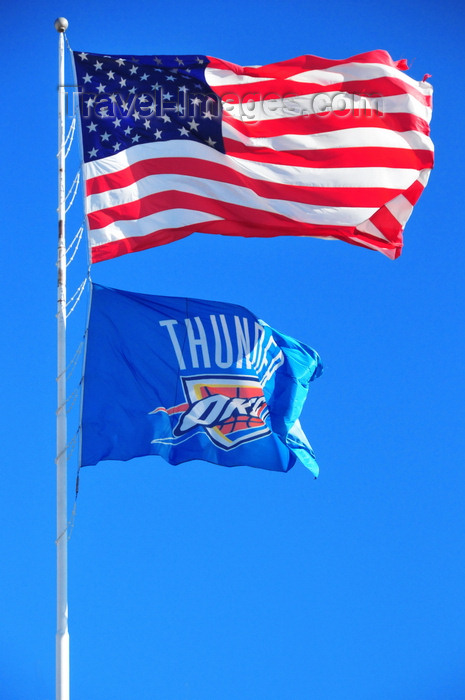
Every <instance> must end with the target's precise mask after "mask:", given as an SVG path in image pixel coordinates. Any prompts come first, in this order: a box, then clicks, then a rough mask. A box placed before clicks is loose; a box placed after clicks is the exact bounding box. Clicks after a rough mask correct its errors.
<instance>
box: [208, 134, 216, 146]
mask: <svg viewBox="0 0 465 700" xmlns="http://www.w3.org/2000/svg"><path fill="white" fill-rule="evenodd" d="M207 143H208V145H209V146H214V145H215V143H216V141H213V140H212V138H211V137H210V136H209V137H208V139H207Z"/></svg>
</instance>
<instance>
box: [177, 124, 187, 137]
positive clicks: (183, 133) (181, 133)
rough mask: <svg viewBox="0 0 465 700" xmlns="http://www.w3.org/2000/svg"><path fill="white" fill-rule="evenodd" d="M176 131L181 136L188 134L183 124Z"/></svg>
mask: <svg viewBox="0 0 465 700" xmlns="http://www.w3.org/2000/svg"><path fill="white" fill-rule="evenodd" d="M178 131H179V133H180V135H181V136H189V132H188V131H187V129H186V127H185V126H183V127H182V128H181V129H178Z"/></svg>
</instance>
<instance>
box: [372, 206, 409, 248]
mask: <svg viewBox="0 0 465 700" xmlns="http://www.w3.org/2000/svg"><path fill="white" fill-rule="evenodd" d="M370 221H371V223H372V224H374V225H375V226H376V228H377V229H379V231H381V232H382V233H383V234H384V235H385V236H386V237H387V238H388V239H389V240H390V241H393V242H395V241H397V240H398V239H399V238H401V237H402V224H401V223H400V222H399V221H398V220H397V219H396V217H395V216H394V214H391V212H390V211H389V209H388V208H387V207H381V209H378V211H377V212H375V213H374V214H373V216H372V217H371V218H370Z"/></svg>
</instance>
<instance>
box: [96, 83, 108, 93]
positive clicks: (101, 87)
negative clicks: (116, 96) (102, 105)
mask: <svg viewBox="0 0 465 700" xmlns="http://www.w3.org/2000/svg"><path fill="white" fill-rule="evenodd" d="M106 89H107V86H106V85H102V83H100V85H99V86H98V87H97V90H98V91H99V92H105V90H106Z"/></svg>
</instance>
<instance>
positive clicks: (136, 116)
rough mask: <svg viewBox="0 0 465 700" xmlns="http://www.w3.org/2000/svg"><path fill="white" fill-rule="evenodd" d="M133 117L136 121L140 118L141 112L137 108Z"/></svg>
mask: <svg viewBox="0 0 465 700" xmlns="http://www.w3.org/2000/svg"><path fill="white" fill-rule="evenodd" d="M133 117H134V121H135V122H136V121H137V120H138V119H140V114H139V112H138V111H137V109H135V110H134V114H133Z"/></svg>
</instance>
